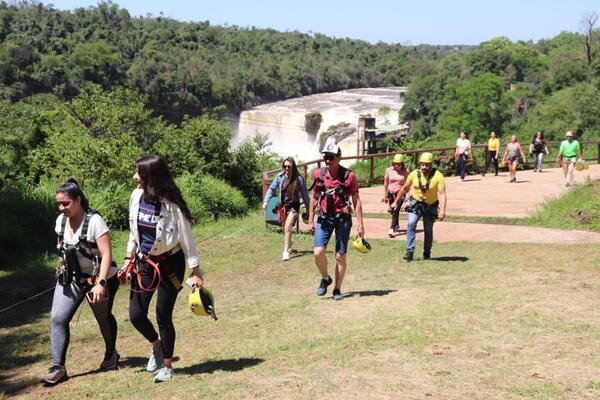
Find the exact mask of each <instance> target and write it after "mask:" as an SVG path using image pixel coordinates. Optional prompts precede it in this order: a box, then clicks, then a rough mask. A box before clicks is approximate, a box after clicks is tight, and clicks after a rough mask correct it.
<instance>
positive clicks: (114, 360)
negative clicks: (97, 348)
mask: <svg viewBox="0 0 600 400" xmlns="http://www.w3.org/2000/svg"><path fill="white" fill-rule="evenodd" d="M120 358H121V356H120V355H119V353H117V352H116V351H113V352H112V354H111V355H110V356H108V357H104V361H102V364H100V369H101V370H102V371H108V370H109V369H118V368H119V359H120Z"/></svg>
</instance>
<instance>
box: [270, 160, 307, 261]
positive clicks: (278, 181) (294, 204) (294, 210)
mask: <svg viewBox="0 0 600 400" xmlns="http://www.w3.org/2000/svg"><path fill="white" fill-rule="evenodd" d="M277 190H279V200H280V204H279V209H278V214H279V221H280V222H281V226H282V227H283V229H284V242H283V254H282V256H281V259H282V260H283V261H287V260H289V259H290V251H291V249H292V231H293V230H294V224H295V223H296V220H297V219H298V215H299V213H300V200H302V201H303V202H304V206H305V207H306V208H307V209H308V206H309V204H310V200H309V198H308V191H307V190H306V183H305V182H304V178H303V177H302V176H301V175H300V173H299V172H298V167H297V166H296V161H295V160H294V158H293V157H288V158H286V159H285V160H283V162H282V163H281V172H280V173H279V174H277V176H275V179H273V182H271V185H270V186H269V190H267V193H266V194H265V198H264V200H263V205H262V207H263V210H264V209H266V208H267V204H269V200H270V199H271V197H273V196H274V195H275V192H276V191H277Z"/></svg>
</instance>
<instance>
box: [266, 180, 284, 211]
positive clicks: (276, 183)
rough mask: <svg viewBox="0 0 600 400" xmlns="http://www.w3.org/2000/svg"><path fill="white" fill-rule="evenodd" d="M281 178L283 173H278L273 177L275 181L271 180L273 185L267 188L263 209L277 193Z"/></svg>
mask: <svg viewBox="0 0 600 400" xmlns="http://www.w3.org/2000/svg"><path fill="white" fill-rule="evenodd" d="M280 180H281V173H279V174H277V176H276V177H275V179H273V182H271V185H269V189H268V190H267V193H265V198H264V200H263V209H265V208H267V203H269V200H271V197H273V195H274V194H275V191H276V190H277V188H278V186H279V183H280Z"/></svg>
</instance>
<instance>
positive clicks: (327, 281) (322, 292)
mask: <svg viewBox="0 0 600 400" xmlns="http://www.w3.org/2000/svg"><path fill="white" fill-rule="evenodd" d="M332 283H333V279H331V277H330V276H329V275H327V278H322V279H321V284H320V285H319V287H318V288H317V296H323V295H325V293H327V286H329V285H331V284H332Z"/></svg>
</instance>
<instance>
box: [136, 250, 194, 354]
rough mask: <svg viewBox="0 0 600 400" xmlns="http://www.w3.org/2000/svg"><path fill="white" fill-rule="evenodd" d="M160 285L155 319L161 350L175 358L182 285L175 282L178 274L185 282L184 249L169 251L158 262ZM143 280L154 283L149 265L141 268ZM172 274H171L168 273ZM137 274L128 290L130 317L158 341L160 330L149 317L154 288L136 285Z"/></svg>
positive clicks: (150, 338) (147, 334) (152, 338)
mask: <svg viewBox="0 0 600 400" xmlns="http://www.w3.org/2000/svg"><path fill="white" fill-rule="evenodd" d="M159 269H160V285H159V286H158V289H157V291H158V300H157V302H156V323H157V324H158V330H159V332H160V340H161V342H162V350H163V357H164V358H173V350H174V348H175V327H174V326H173V308H174V307H175V300H176V299H177V294H179V288H176V287H175V286H174V284H173V282H172V279H173V277H175V278H176V279H177V280H178V281H179V282H183V276H184V274H185V257H184V255H183V251H181V250H180V251H178V252H177V253H175V254H172V255H170V256H169V257H168V258H167V259H166V260H164V261H162V262H161V263H160V264H159ZM139 273H140V275H141V277H142V284H143V285H144V286H145V287H148V286H150V285H151V284H152V269H151V268H149V267H142V268H140V272H139ZM169 275H172V277H169ZM136 279H137V278H134V279H132V283H131V288H132V290H131V292H130V293H129V320H130V321H131V323H132V324H133V326H135V329H137V330H138V331H139V332H140V333H141V334H142V335H144V337H145V338H146V340H148V341H149V342H155V341H156V340H157V339H158V334H157V333H156V330H155V329H154V326H153V325H152V322H150V320H149V319H148V308H149V307H150V300H152V296H153V295H154V291H152V292H145V291H141V290H140V289H139V288H138V287H137V281H136Z"/></svg>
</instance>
